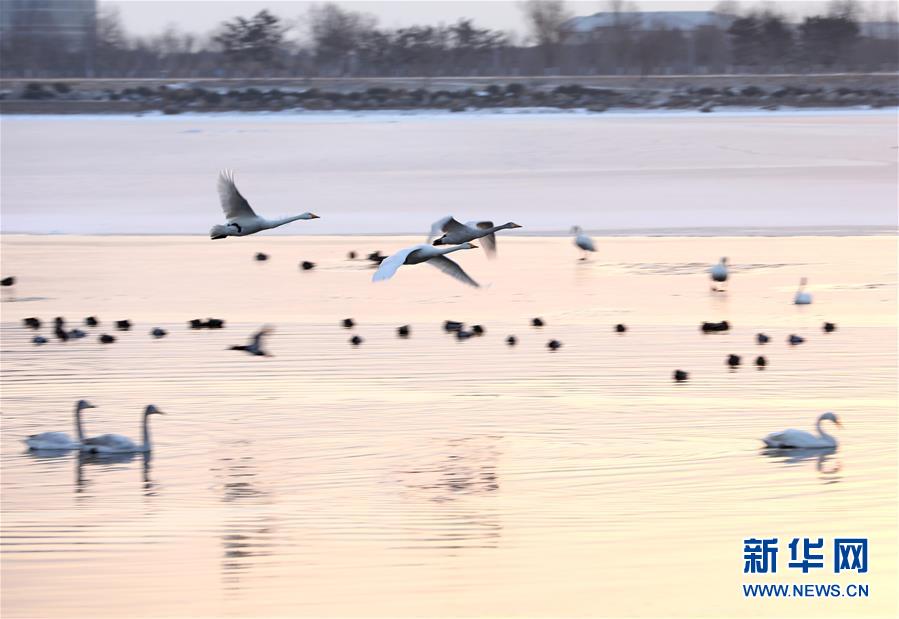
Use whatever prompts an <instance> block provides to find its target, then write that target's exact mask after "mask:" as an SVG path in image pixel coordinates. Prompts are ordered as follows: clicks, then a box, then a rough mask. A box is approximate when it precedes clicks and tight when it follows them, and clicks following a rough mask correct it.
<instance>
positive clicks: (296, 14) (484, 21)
mask: <svg viewBox="0 0 899 619" xmlns="http://www.w3.org/2000/svg"><path fill="white" fill-rule="evenodd" d="M312 4H313V2H304V1H296V0H101V6H102V5H111V6H115V7H118V9H119V12H120V15H121V18H122V21H123V23H124V25H125V28H126V29H127V30H128V32H129V33H131V34H135V35H139V36H143V35H150V34H155V33H159V32H161V31H162V30H164V29H165V28H166V26H168V25H170V24H175V25H176V26H177V27H178V28H179V29H180V30H184V31H188V32H195V33H201V34H205V33H208V32H209V31H211V30H212V29H213V28H215V27H216V26H217V25H218V24H219V23H221V22H222V21H224V20H227V19H231V18H233V17H235V16H237V15H243V16H249V15H252V14H253V13H255V12H257V11H259V10H261V9H263V8H267V9H269V10H270V11H272V12H273V13H275V14H276V15H278V16H280V17H282V18H285V19H288V20H292V21H295V22H297V23H299V21H300V18H301V17H302V16H303V15H305V14H306V12H307V11H308V9H309V7H310V6H311V5H312ZM335 4H337V5H340V6H341V7H343V8H346V9H349V10H353V11H363V12H366V13H370V14H372V15H375V16H376V17H377V18H378V21H379V23H380V24H381V26H386V27H402V26H409V25H412V24H424V23H428V24H437V23H441V22H443V23H452V22H455V21H456V20H458V19H459V18H460V17H469V18H472V19H474V20H475V23H477V24H479V25H481V26H482V27H489V28H493V29H499V30H504V31H507V32H508V31H511V32H515V33H518V34H520V35H523V34H524V33H525V32H526V26H525V22H524V20H523V18H522V12H521V8H520V5H521V2H520V1H519V0H405V1H396V0H394V1H384V0H353V1H337V2H335ZM636 4H637V6H638V7H639V8H640V9H641V10H644V11H649V10H655V11H665V10H672V11H676V10H711V9H713V8H714V7H715V6H716V5H717V4H718V0H711V1H702V0H638V1H637V2H636ZM765 4H766V3H764V2H745V1H744V2H739V3H738V5H739V6H740V7H756V6H764V5H765ZM767 4H768V5H775V6H776V7H777V8H778V10H780V11H782V12H784V13H786V14H787V15H790V16H793V17H801V16H803V15H808V14H814V13H821V12H824V11H825V10H826V7H827V5H828V2H826V1H823V0H794V1H789V2H768V3H767ZM863 4H866V5H873V4H877V5H879V6H881V7H883V6H884V5H885V4H888V3H885V2H871V1H866V2H863ZM568 5H569V8H570V9H571V11H572V12H573V13H575V14H576V15H591V14H593V13H596V12H598V11H601V10H604V7H605V6H606V2H604V1H603V0H593V1H578V2H568Z"/></svg>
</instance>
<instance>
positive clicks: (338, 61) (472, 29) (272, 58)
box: [0, 0, 899, 78]
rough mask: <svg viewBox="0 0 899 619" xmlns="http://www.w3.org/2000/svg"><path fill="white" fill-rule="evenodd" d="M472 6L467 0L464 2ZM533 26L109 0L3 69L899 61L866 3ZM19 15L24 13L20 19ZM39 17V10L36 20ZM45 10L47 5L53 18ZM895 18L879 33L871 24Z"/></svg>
mask: <svg viewBox="0 0 899 619" xmlns="http://www.w3.org/2000/svg"><path fill="white" fill-rule="evenodd" d="M460 6H461V5H460ZM520 7H521V9H522V10H523V15H524V17H525V20H526V22H527V24H528V35H527V37H526V38H520V37H517V36H516V35H514V34H512V33H508V32H503V31H498V30H492V29H489V28H483V27H480V26H478V25H477V24H475V22H474V21H473V20H471V19H459V20H458V21H457V22H455V23H453V24H449V25H446V24H438V25H415V26H408V27H403V28H384V27H381V26H379V24H378V22H377V19H376V18H375V17H374V16H372V15H369V14H366V13H362V12H357V11H351V10H347V9H344V8H341V7H340V6H338V5H336V4H330V3H326V4H320V5H314V6H313V7H312V8H311V9H310V10H309V11H308V13H307V14H306V15H304V16H302V17H301V18H298V19H296V20H294V21H292V22H291V21H287V20H285V19H283V18H281V17H279V16H277V15H275V14H274V13H272V12H270V11H268V10H261V11H259V12H258V13H256V14H255V15H253V16H248V17H235V18H234V19H231V20H228V21H226V22H224V23H222V24H221V25H220V26H219V27H218V28H216V29H215V31H213V32H212V33H209V34H208V35H206V36H198V35H195V34H192V33H186V32H182V31H180V30H178V29H177V28H176V27H175V26H170V27H168V28H167V29H166V30H165V31H164V32H162V33H160V34H158V35H156V36H151V37H134V36H131V35H129V34H128V33H127V32H126V31H125V29H124V27H123V26H122V23H121V20H120V18H119V15H118V13H117V12H116V10H115V9H114V8H111V7H110V6H107V5H101V9H100V12H99V14H98V16H97V19H96V23H95V25H94V27H92V28H89V29H87V33H86V35H85V36H86V38H88V39H89V40H86V41H85V42H84V45H82V46H81V52H80V53H72V52H70V51H67V50H66V49H65V46H63V45H60V44H57V42H54V41H53V40H52V38H51V37H52V35H51V34H48V33H49V32H52V28H48V27H46V26H47V24H43V27H42V28H40V29H37V30H38V31H39V32H40V34H28V33H29V32H32V31H34V30H35V29H31V30H29V29H27V28H22V29H19V30H17V29H16V28H13V30H12V33H11V34H8V35H6V36H4V37H3V39H2V41H0V74H2V76H3V77H81V76H96V77H175V78H180V77H184V78H189V77H277V76H327V77H333V76H366V77H368V76H371V77H388V76H389V77H406V76H476V75H510V76H514V75H543V74H565V75H577V74H584V75H596V74H652V73H656V74H659V73H661V74H664V73H726V72H756V73H765V72H787V71H789V72H806V71H816V70H824V71H834V70H839V71H872V70H878V71H879V70H896V69H897V68H899V40H897V37H899V35H897V29H896V28H895V13H893V14H892V15H886V16H881V17H880V18H879V19H876V20H871V19H868V21H867V22H866V21H865V20H864V18H865V17H866V16H863V15H862V12H861V10H860V5H859V4H858V2H856V1H855V0H834V2H832V3H831V5H830V7H829V8H828V10H827V11H826V12H825V13H824V14H822V15H815V16H808V17H806V18H805V19H804V20H803V21H801V22H800V23H792V22H790V21H789V20H788V19H787V17H786V16H784V15H783V14H781V13H778V12H777V11H776V10H775V9H770V8H769V9H765V10H750V11H748V12H741V11H740V10H739V8H738V7H737V6H736V5H735V3H733V2H730V1H728V2H722V3H721V4H720V5H719V7H718V8H717V9H716V12H717V14H718V15H719V17H720V19H719V20H717V21H716V22H714V23H709V24H705V25H701V26H699V27H696V28H693V29H691V30H680V29H676V28H671V27H669V26H667V25H666V24H664V23H660V24H645V23H643V22H642V20H640V19H639V18H635V16H634V13H635V12H636V10H637V7H636V5H634V4H633V3H632V2H628V1H626V0H609V1H608V2H607V4H606V9H607V13H608V14H610V15H611V16H612V19H611V22H610V23H609V25H605V26H603V27H602V28H598V29H596V30H594V31H592V32H589V33H586V35H585V34H584V33H583V32H579V33H575V32H574V30H573V28H572V26H573V24H574V22H573V21H572V17H573V14H572V12H571V10H570V9H569V8H568V7H567V5H566V4H565V2H564V0H526V1H524V2H522V3H521V4H520ZM19 18H20V19H22V18H23V16H21V15H20V16H19ZM24 18H25V19H27V16H26V17H24ZM41 19H46V16H44V17H41ZM873 21H877V22H881V25H886V27H885V28H879V29H871V28H868V30H869V31H866V29H865V26H866V24H867V25H870V24H871V22H873Z"/></svg>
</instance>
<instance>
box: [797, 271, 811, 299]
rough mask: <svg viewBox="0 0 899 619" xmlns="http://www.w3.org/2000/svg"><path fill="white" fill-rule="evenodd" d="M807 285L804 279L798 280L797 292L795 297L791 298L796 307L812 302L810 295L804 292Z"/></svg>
mask: <svg viewBox="0 0 899 619" xmlns="http://www.w3.org/2000/svg"><path fill="white" fill-rule="evenodd" d="M807 283H808V280H807V279H806V278H804V277H803V278H802V279H800V280H799V290H797V291H796V296H795V297H793V303H794V304H796V305H809V304H810V303H811V302H812V295H811V293H808V292H806V291H805V290H804V289H805V285H806V284H807Z"/></svg>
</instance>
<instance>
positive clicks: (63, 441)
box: [25, 400, 96, 451]
mask: <svg viewBox="0 0 899 619" xmlns="http://www.w3.org/2000/svg"><path fill="white" fill-rule="evenodd" d="M85 408H96V407H95V406H94V405H93V404H91V403H90V402H88V401H87V400H78V403H77V404H75V435H76V436H77V437H78V440H73V439H72V437H70V436H69V435H68V434H66V433H65V432H42V433H40V434H32V435H31V436H29V437H28V438H26V439H25V444H26V445H28V448H29V449H34V450H35V451H39V450H50V449H53V450H64V449H78V448H79V447H81V441H82V440H84V435H83V433H82V431H81V411H82V410H84V409H85Z"/></svg>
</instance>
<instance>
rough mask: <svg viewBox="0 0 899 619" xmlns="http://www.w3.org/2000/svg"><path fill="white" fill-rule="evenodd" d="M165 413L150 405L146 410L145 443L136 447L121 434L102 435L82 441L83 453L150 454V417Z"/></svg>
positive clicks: (144, 420) (151, 447)
mask: <svg viewBox="0 0 899 619" xmlns="http://www.w3.org/2000/svg"><path fill="white" fill-rule="evenodd" d="M162 414H163V412H162V411H161V410H159V409H158V408H156V407H155V406H153V405H152V404H150V405H149V406H147V408H145V409H144V415H143V442H142V443H141V444H140V445H135V444H134V441H132V440H131V439H130V438H128V437H127V436H122V435H121V434H101V435H100V436H97V437H94V438H85V439H82V441H81V451H83V452H87V453H92V454H123V453H139V452H140V453H149V452H150V451H151V450H152V449H153V446H152V445H151V443H150V427H149V425H150V424H149V419H150V415H162Z"/></svg>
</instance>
